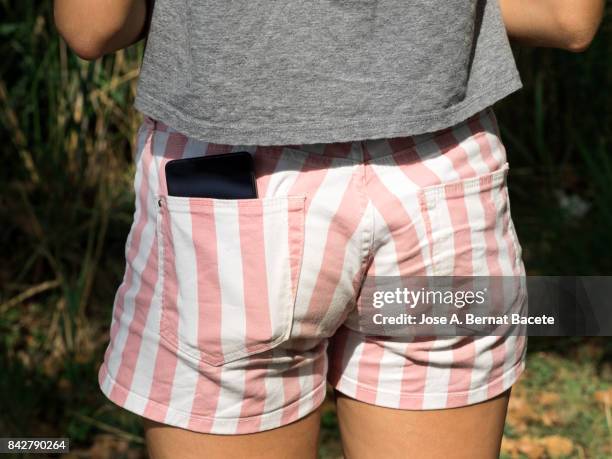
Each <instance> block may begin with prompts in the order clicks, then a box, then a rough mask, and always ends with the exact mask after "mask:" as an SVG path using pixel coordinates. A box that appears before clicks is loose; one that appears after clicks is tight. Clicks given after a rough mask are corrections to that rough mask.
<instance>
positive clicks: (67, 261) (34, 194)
mask: <svg viewBox="0 0 612 459" xmlns="http://www.w3.org/2000/svg"><path fill="white" fill-rule="evenodd" d="M50 5H51V2H44V3H40V4H39V3H35V2H34V1H32V0H23V1H20V2H9V1H8V0H0V17H2V23H1V24H0V49H1V51H2V56H3V59H2V61H0V120H1V122H0V134H1V138H2V139H3V142H2V145H1V148H0V154H1V155H2V159H3V162H2V164H4V165H5V167H2V168H0V221H1V222H2V224H1V225H0V253H1V254H2V255H1V257H2V258H1V260H0V286H1V288H0V368H1V369H2V371H0V434H1V435H0V436H26V435H39V436H42V435H48V436H61V435H68V436H70V437H71V439H72V441H73V447H74V449H75V451H76V452H77V454H76V455H75V456H73V457H91V456H96V455H98V456H99V457H104V456H103V454H110V456H111V457H117V458H120V457H138V456H139V455H142V454H143V453H142V452H143V446H142V430H141V426H140V423H139V421H138V419H137V418H136V417H135V416H132V415H131V414H129V413H127V412H126V411H122V410H120V409H118V408H116V407H115V406H114V405H112V404H111V403H110V402H108V401H107V400H106V399H105V398H104V397H103V396H102V394H101V393H100V392H99V390H98V388H97V383H96V373H97V367H98V365H99V363H100V361H101V358H102V353H103V351H104V347H105V345H106V340H107V336H108V335H107V333H108V325H109V323H110V314H111V309H110V308H111V304H112V299H113V296H114V293H115V290H116V288H117V286H118V284H119V282H120V280H121V276H122V275H123V268H124V266H123V261H122V260H123V252H124V244H125V238H126V236H127V233H128V230H129V226H130V224H131V218H132V213H133V193H132V188H131V187H132V179H133V163H132V150H131V145H133V142H134V137H135V133H136V130H137V128H138V126H139V123H140V116H139V114H138V113H137V112H136V111H135V110H134V109H133V107H132V102H133V98H134V95H135V90H136V86H135V85H136V77H137V74H138V68H139V62H140V59H141V57H142V46H135V47H132V48H130V49H128V50H124V51H121V52H119V53H116V54H115V55H113V56H108V57H105V58H103V59H101V60H98V61H96V62H93V63H89V62H85V61H82V60H80V59H78V58H77V57H76V56H75V55H73V54H72V53H70V52H69V50H68V49H67V48H66V46H65V44H64V43H63V42H62V41H61V40H60V39H59V37H58V36H57V34H56V33H55V31H54V29H53V25H52V20H51V17H52V16H51V11H50ZM610 10H611V9H610V8H609V7H608V8H607V10H606V15H607V19H606V20H604V22H603V25H602V28H601V29H600V31H599V33H598V36H597V37H596V38H595V41H594V42H593V44H592V45H591V47H590V48H589V50H588V51H587V52H586V53H582V54H572V53H568V52H564V51H559V50H549V49H528V48H518V47H515V48H514V52H515V56H516V58H517V63H518V66H519V70H520V73H521V78H522V80H523V83H524V88H523V89H522V90H521V91H518V92H517V93H515V94H513V95H511V96H509V97H508V98H506V99H504V100H502V101H500V102H499V103H498V104H496V107H495V110H496V114H497V116H498V119H499V122H500V128H501V133H502V138H503V140H504V143H505V145H506V148H507V151H508V157H509V160H510V164H511V173H510V176H509V181H510V193H511V201H512V212H513V217H514V220H515V224H516V227H517V231H518V233H519V237H520V240H521V244H522V245H523V249H524V258H525V263H526V266H527V269H528V271H529V273H531V274H542V275H575V274H581V275H606V274H608V275H609V274H611V273H612V248H611V246H610V244H609V234H608V233H609V231H610V228H612V187H610V186H609V183H610V181H611V180H612V160H611V159H610V151H611V148H610V142H611V141H612V132H611V130H612V119H611V118H612V117H611V113H610V107H612V95H611V92H610V91H606V88H610V87H611V83H612V81H611V79H612V70H611V66H610V59H609V56H610V55H611V50H610V46H611V45H612V39H611V37H612V31H611V30H610V28H611V25H612V21H609V17H610ZM583 204H584V205H585V206H586V210H585V211H584V209H583V210H581V209H580V208H581V206H582V205H583ZM611 356H612V348H611V345H610V341H609V340H605V339H595V340H592V339H586V338H576V339H572V338H566V339H535V338H532V339H530V346H529V357H528V369H527V376H525V377H523V378H522V379H521V381H520V382H519V384H518V385H517V386H516V387H515V390H514V396H513V406H512V407H511V412H510V414H509V417H508V423H507V428H506V440H505V449H504V454H506V457H544V456H542V455H546V454H548V455H549V456H550V455H551V454H552V453H551V451H552V452H555V450H554V448H555V447H557V448H558V449H559V450H561V451H565V450H566V449H567V447H568V443H567V442H565V440H568V441H569V442H570V444H569V446H571V452H570V453H569V456H568V457H588V458H599V457H609V456H610V455H611V454H612V450H611V447H610V442H611V441H612V435H611V434H610V429H612V421H611V415H610V403H609V402H606V401H605V400H607V399H605V397H604V398H602V397H603V396H600V395H597V394H601V392H600V391H603V390H607V389H609V388H610V386H611V383H612V370H611V369H610V365H611V364H610V362H611V361H612V359H611ZM543 394H544V396H543ZM550 394H553V395H554V396H551V395H550ZM543 397H544V398H546V397H548V398H547V399H546V400H544V399H543ZM598 397H599V398H598ZM601 400H603V402H602V401H601ZM525 406H538V407H541V408H542V409H541V411H542V412H536V413H533V412H530V411H529V410H526V409H525V408H524V407H525ZM556 437H560V438H561V439H559V438H556ZM563 439H565V440H563ZM551 445H552V446H551ZM547 448H548V449H547ZM551 448H552V449H551ZM564 448H565V449H564ZM557 452H558V451H557ZM339 454H340V447H339V440H338V428H337V421H336V418H335V415H334V413H333V406H332V405H330V404H326V411H325V413H324V416H323V421H322V435H321V448H320V455H321V457H322V458H327V457H329V458H332V457H338V456H339ZM537 454H541V456H538V455H537ZM529 455H531V456H529Z"/></svg>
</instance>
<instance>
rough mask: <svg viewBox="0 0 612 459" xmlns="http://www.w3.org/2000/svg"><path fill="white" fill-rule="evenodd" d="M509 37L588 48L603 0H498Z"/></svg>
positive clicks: (533, 43)
mask: <svg viewBox="0 0 612 459" xmlns="http://www.w3.org/2000/svg"><path fill="white" fill-rule="evenodd" d="M499 4H500V7H501V10H502V16H503V18H504V23H505V25H506V31H507V32H508V37H509V38H510V39H511V40H512V41H515V42H517V43H518V44H521V45H526V46H541V47H548V48H561V49H566V50H568V51H572V52H576V53H578V52H582V51H584V50H586V49H587V48H588V47H589V45H590V44H591V41H592V40H593V37H594V36H595V33H596V32H597V28H598V27H599V24H600V23H601V19H602V16H603V11H604V0H499Z"/></svg>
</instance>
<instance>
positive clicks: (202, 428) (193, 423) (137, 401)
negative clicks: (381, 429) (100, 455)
mask: <svg viewBox="0 0 612 459" xmlns="http://www.w3.org/2000/svg"><path fill="white" fill-rule="evenodd" d="M103 375H105V376H103ZM104 379H108V382H110V384H105V382H104ZM98 386H99V388H100V390H101V391H102V393H103V394H104V395H105V396H106V398H108V399H109V400H110V401H111V402H113V403H114V404H115V405H117V406H119V407H121V408H123V409H125V410H127V411H130V412H132V413H134V414H136V415H138V416H141V417H143V418H146V419H150V420H152V421H156V422H159V423H162V424H166V425H170V426H173V427H179V428H182V429H186V430H191V431H193V432H198V433H210V434H220V435H238V434H249V433H257V432H263V431H266V430H272V429H276V428H278V427H283V426H285V425H288V424H291V423H293V422H295V421H298V420H300V419H302V418H304V417H306V416H307V415H308V414H310V413H312V412H313V411H315V410H316V409H317V408H318V407H319V406H320V405H321V404H322V403H323V401H324V400H325V395H326V389H327V387H326V380H325V379H323V382H322V383H321V384H319V385H318V386H317V387H316V388H314V389H313V390H311V391H310V392H309V393H308V394H307V395H306V396H304V397H302V398H300V399H299V400H296V401H294V402H292V403H290V404H289V405H286V406H283V407H281V408H278V409H276V410H274V411H271V412H269V413H263V414H260V415H256V416H248V417H242V418H225V419H218V418H214V417H209V416H201V415H197V414H192V413H189V412H186V411H182V410H178V409H176V408H172V407H170V406H169V405H166V404H164V403H160V402H158V401H155V400H151V399H149V398H148V397H145V396H144V395H141V394H138V393H136V392H134V391H132V390H130V389H127V388H126V387H124V386H122V385H121V384H119V383H118V382H117V381H116V380H115V379H114V378H112V377H111V376H110V374H109V373H108V369H106V364H102V367H101V368H100V371H99V373H98ZM115 394H119V397H117V396H116V395H115ZM120 399H122V400H123V401H121V400H120ZM309 401H312V406H311V407H310V408H309V409H308V410H307V411H306V412H305V413H301V414H299V415H295V416H292V417H291V419H289V420H288V421H282V420H280V419H281V416H282V412H283V411H286V410H287V411H290V410H291V409H292V408H293V407H296V406H297V407H299V406H301V405H302V404H304V403H307V402H309ZM147 408H148V409H147ZM145 412H146V413H145ZM164 413H165V414H164ZM279 413H281V414H280V415H279ZM273 417H276V418H277V419H279V422H278V423H276V424H275V425H266V426H265V427H261V425H262V424H264V423H265V421H267V420H269V419H270V418H273ZM238 427H239V428H238ZM236 430H239V432H236Z"/></svg>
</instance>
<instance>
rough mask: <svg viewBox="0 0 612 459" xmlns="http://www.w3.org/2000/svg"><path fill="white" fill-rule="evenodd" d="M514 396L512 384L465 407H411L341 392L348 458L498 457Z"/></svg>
mask: <svg viewBox="0 0 612 459" xmlns="http://www.w3.org/2000/svg"><path fill="white" fill-rule="evenodd" d="M509 398H510V389H508V390H507V391H506V392H503V393H502V394H500V395H498V396H496V397H494V398H492V399H490V400H487V401H484V402H481V403H477V404H474V405H469V406H464V407H461V408H450V409H442V410H414V411H410V410H399V409H393V408H384V407H379V406H375V405H371V404H368V403H364V402H360V401H357V400H355V399H352V398H350V397H347V396H346V395H344V394H342V393H340V392H336V401H337V412H338V421H339V423H340V432H341V434H342V447H343V449H344V454H345V458H346V459H370V458H373V459H375V458H379V457H385V458H388V459H396V458H398V459H399V458H411V459H420V458H441V457H452V458H453V459H462V458H466V459H467V458H469V459H493V458H498V457H499V448H500V444H501V439H502V434H503V430H504V421H505V418H506V409H507V406H508V400H509Z"/></svg>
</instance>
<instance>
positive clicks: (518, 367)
mask: <svg viewBox="0 0 612 459" xmlns="http://www.w3.org/2000/svg"><path fill="white" fill-rule="evenodd" d="M525 362H526V359H525V358H521V360H520V361H519V362H518V363H516V364H515V365H513V366H512V367H511V368H510V369H508V370H507V371H505V372H504V373H503V374H501V375H500V376H498V377H497V378H495V379H494V380H492V381H489V382H487V383H486V384H484V385H481V386H479V387H476V388H474V389H470V390H467V391H460V392H433V393H426V394H410V393H400V394H399V396H400V398H412V399H422V398H423V397H424V396H425V397H436V398H437V397H445V398H446V399H450V398H454V397H463V396H466V395H468V396H469V395H472V394H476V393H479V392H482V391H483V390H486V389H487V388H488V387H490V386H495V385H497V384H499V383H500V382H503V381H504V379H505V378H506V377H507V376H508V375H509V374H514V377H513V378H512V380H511V382H510V384H509V385H508V387H505V386H504V385H503V384H502V385H501V386H500V387H501V388H502V389H501V390H500V391H495V392H493V393H491V394H488V393H487V397H486V398H485V399H483V400H488V399H490V398H493V397H494V396H495V395H498V394H500V393H501V392H503V391H505V390H507V389H508V388H509V387H510V386H512V385H513V384H514V383H515V382H516V381H518V379H519V377H520V376H521V374H523V372H524V371H525ZM342 380H345V381H348V382H350V383H351V384H354V385H355V387H358V388H359V390H363V391H366V392H370V393H374V394H376V393H384V394H391V395H397V393H396V392H392V391H388V390H384V389H374V388H372V386H369V385H365V384H363V383H360V382H358V381H356V380H354V379H352V378H350V377H348V376H345V375H342V376H340V379H339V380H338V382H337V383H336V384H335V385H334V388H335V389H337V390H338V391H340V392H342V390H341V389H339V388H338V386H340V383H341V381H342ZM474 403H478V402H468V403H466V404H465V405H462V406H467V405H472V404H474ZM381 406H382V405H381Z"/></svg>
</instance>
